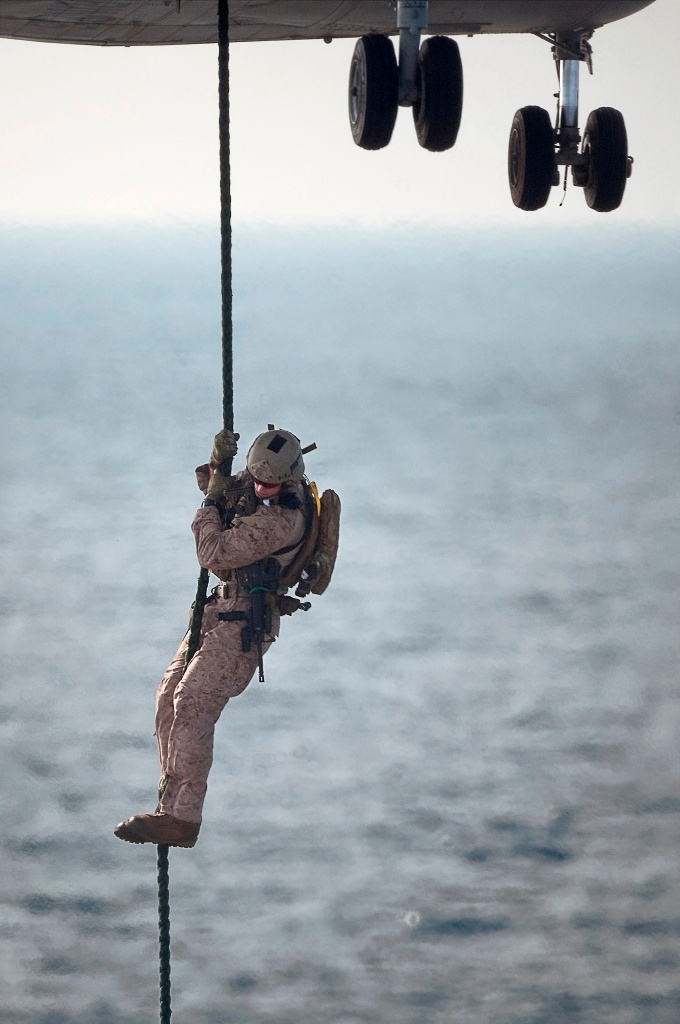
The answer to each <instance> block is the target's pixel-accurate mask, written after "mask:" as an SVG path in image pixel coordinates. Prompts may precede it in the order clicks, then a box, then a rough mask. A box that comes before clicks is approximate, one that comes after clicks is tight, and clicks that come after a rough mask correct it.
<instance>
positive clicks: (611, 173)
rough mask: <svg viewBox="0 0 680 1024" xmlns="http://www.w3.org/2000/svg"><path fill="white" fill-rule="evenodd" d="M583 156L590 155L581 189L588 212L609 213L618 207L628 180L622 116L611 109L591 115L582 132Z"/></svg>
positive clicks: (624, 127)
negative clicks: (586, 177) (584, 182)
mask: <svg viewBox="0 0 680 1024" xmlns="http://www.w3.org/2000/svg"><path fill="white" fill-rule="evenodd" d="M581 150H582V152H583V153H590V166H589V168H588V182H587V184H586V185H585V186H584V188H583V192H584V195H585V197H586V202H587V204H588V206H589V207H590V209H591V210H597V211H598V213H609V212H610V211H611V210H616V209H617V207H619V206H620V205H621V200H622V199H623V193H624V192H625V190H626V179H627V177H628V133H627V132H626V124H625V121H624V120H623V114H622V113H621V111H620V110H615V109H614V107H598V108H597V110H593V111H591V113H590V114H589V115H588V120H587V121H586V127H585V131H584V132H583V144H582V146H581Z"/></svg>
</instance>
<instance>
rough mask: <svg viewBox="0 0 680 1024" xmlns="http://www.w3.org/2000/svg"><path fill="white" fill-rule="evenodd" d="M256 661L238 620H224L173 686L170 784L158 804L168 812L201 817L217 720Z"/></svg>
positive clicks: (187, 817) (242, 687)
mask: <svg viewBox="0 0 680 1024" xmlns="http://www.w3.org/2000/svg"><path fill="white" fill-rule="evenodd" d="M256 667H257V652H256V651H255V650H254V649H253V650H251V651H249V652H248V653H244V651H243V650H242V649H241V629H240V623H221V624H220V625H219V626H218V627H217V628H215V629H213V630H211V631H210V632H209V633H207V634H206V636H205V637H204V640H203V643H202V645H201V647H200V649H199V651H198V652H197V653H196V654H195V655H194V657H193V658H192V660H191V664H190V665H189V668H188V669H187V671H186V673H185V675H184V678H183V679H182V680H181V682H180V683H179V684H178V685H177V686H176V687H175V691H174V718H173V722H172V727H171V729H170V733H169V736H168V746H167V757H166V762H165V765H166V777H167V785H166V788H165V792H164V794H163V797H162V800H161V805H160V809H161V811H163V812H164V813H165V814H172V815H173V817H175V818H181V819H182V820H183V821H192V822H200V821H201V814H202V809H203V801H204V799H205V793H206V789H207V783H208V773H209V771H210V767H211V765H212V759H213V737H214V732H215V723H216V722H217V721H218V719H219V717H220V715H221V713H222V709H223V708H224V706H225V704H226V703H227V701H228V700H229V698H230V697H236V696H237V695H238V694H239V693H242V692H243V690H245V688H246V686H247V685H248V683H249V682H250V680H251V679H252V677H253V674H254V672H255V669H256Z"/></svg>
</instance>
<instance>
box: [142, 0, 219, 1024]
mask: <svg viewBox="0 0 680 1024" xmlns="http://www.w3.org/2000/svg"><path fill="white" fill-rule="evenodd" d="M217 39H218V58H217V65H218V99H219V110H220V114H219V134H220V235H221V264H222V282H221V283H222V423H223V426H224V427H225V428H226V429H228V430H233V429H234V380H233V327H232V296H233V293H232V273H231V170H230V160H229V156H230V153H229V0H218V2H217ZM220 468H221V470H222V472H223V473H225V474H226V475H228V474H229V473H231V459H229V460H228V461H227V462H225V463H223V464H222V466H221V467H220ZM209 578H210V573H209V572H208V570H207V569H201V571H200V574H199V577H198V585H197V588H196V599H195V601H194V605H193V609H192V613H191V622H190V624H189V639H188V642H187V652H186V660H185V663H184V671H185V672H186V670H187V668H188V666H189V662H190V661H191V659H192V658H193V656H194V654H195V653H196V651H197V650H198V645H199V641H200V636H201V623H202V622H203V609H204V608H205V602H206V597H207V593H208V580H209ZM157 850H158V962H159V980H160V1024H170V1015H171V1013H172V1009H171V1005H170V877H169V870H168V853H169V847H167V846H159V847H158V848H157Z"/></svg>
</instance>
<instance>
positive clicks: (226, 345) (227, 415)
mask: <svg viewBox="0 0 680 1024" xmlns="http://www.w3.org/2000/svg"><path fill="white" fill-rule="evenodd" d="M217 38H218V41H219V45H218V58H217V64H218V98H219V110H220V117H219V125H220V234H221V261H222V425H223V426H224V427H225V428H226V429H228V430H233V429H234V360H233V327H232V298H233V294H232V276H231V170H230V159H229V157H230V152H229V0H218V5H217ZM221 470H222V472H223V473H224V474H225V475H227V476H228V475H229V474H230V473H231V459H229V460H227V462H224V463H222V466H221ZM209 577H210V573H209V572H208V570H207V569H201V571H200V573H199V576H198V587H197V589H196V600H195V601H194V605H193V610H192V613H191V622H190V624H189V639H188V642H187V651H186V660H185V663H184V664H185V671H186V669H187V668H188V666H189V662H190V661H191V659H192V658H193V656H194V654H195V653H196V651H197V650H198V647H199V644H200V640H201V623H202V622H203V610H204V608H205V602H206V599H207V593H208V579H209Z"/></svg>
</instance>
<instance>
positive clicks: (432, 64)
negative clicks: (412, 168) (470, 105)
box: [413, 36, 463, 153]
mask: <svg viewBox="0 0 680 1024" xmlns="http://www.w3.org/2000/svg"><path fill="white" fill-rule="evenodd" d="M418 93H419V98H418V100H417V101H416V103H415V104H414V105H413V122H414V124H415V126H416V135H417V136H418V142H419V143H420V145H421V146H422V147H423V149H429V150H430V152H431V153H442V152H443V151H444V150H446V149H451V147H452V146H453V144H454V142H455V141H456V139H457V137H458V129H459V128H460V119H461V115H462V113H463V63H462V61H461V59H460V50H459V49H458V43H457V42H456V41H455V40H454V39H449V37H448V36H431V38H430V39H426V40H425V42H424V43H423V44H422V46H421V47H420V53H419V54H418Z"/></svg>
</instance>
